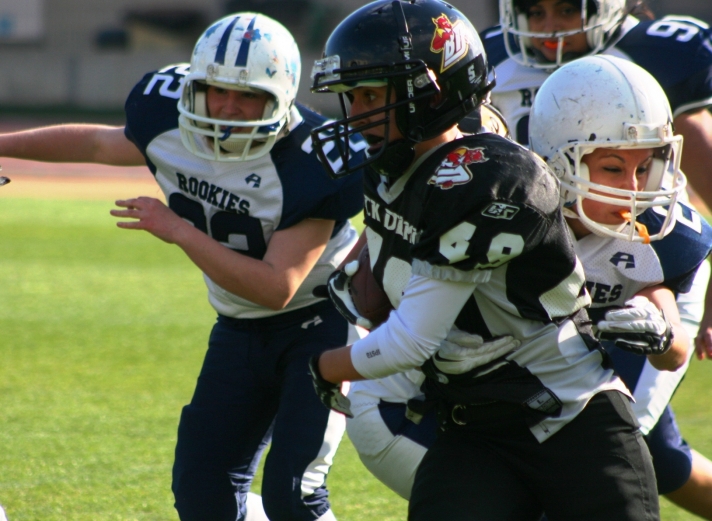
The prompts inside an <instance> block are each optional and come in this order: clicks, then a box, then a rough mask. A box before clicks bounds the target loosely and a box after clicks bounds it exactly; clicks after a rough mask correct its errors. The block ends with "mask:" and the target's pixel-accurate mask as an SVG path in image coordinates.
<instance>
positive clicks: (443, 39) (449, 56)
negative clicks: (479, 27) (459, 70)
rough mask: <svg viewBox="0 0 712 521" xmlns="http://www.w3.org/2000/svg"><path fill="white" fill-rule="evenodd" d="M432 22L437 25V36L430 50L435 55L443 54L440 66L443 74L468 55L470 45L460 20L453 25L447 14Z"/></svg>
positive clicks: (434, 37)
mask: <svg viewBox="0 0 712 521" xmlns="http://www.w3.org/2000/svg"><path fill="white" fill-rule="evenodd" d="M432 20H433V23H434V24H435V34H433V40H432V41H431V42H430V50H431V51H432V52H434V53H439V52H441V53H443V59H442V64H441V65H440V72H443V71H445V70H447V69H449V68H450V67H452V66H453V65H455V64H456V63H457V62H459V61H460V60H461V59H462V58H464V57H465V56H466V55H467V51H468V49H469V43H468V41H467V37H466V36H465V32H464V31H463V29H464V26H463V24H462V22H461V21H460V20H457V21H456V22H455V23H452V22H450V19H449V18H448V17H447V15H445V14H441V15H440V16H438V17H437V18H433V19H432Z"/></svg>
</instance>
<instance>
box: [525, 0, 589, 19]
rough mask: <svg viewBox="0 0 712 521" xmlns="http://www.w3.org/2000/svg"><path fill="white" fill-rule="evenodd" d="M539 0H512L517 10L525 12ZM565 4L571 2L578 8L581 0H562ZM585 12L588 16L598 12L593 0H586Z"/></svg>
mask: <svg viewBox="0 0 712 521" xmlns="http://www.w3.org/2000/svg"><path fill="white" fill-rule="evenodd" d="M539 1H540V0H514V7H516V8H517V10H518V11H519V12H520V13H527V12H528V11H529V9H531V8H532V7H534V6H535V5H536V4H538V3H539ZM563 1H564V2H566V3H567V4H571V5H572V6H573V7H574V8H576V9H579V8H580V7H581V2H580V1H578V0H563ZM586 12H587V14H588V15H589V16H591V15H592V14H596V12H598V9H597V7H596V3H595V2H594V1H593V0H588V1H587V2H586Z"/></svg>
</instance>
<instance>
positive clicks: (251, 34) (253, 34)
mask: <svg viewBox="0 0 712 521" xmlns="http://www.w3.org/2000/svg"><path fill="white" fill-rule="evenodd" d="M255 20H257V17H256V16H255V17H254V18H253V19H252V20H250V25H248V26H247V30H246V31H245V33H244V34H243V35H242V43H241V44H240V50H239V51H238V53H237V58H236V59H235V66H236V67H245V66H247V55H248V53H249V52H250V43H252V42H253V41H258V40H261V39H262V35H261V34H260V30H259V29H255ZM221 43H222V42H221Z"/></svg>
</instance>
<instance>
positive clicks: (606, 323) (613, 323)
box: [597, 296, 673, 355]
mask: <svg viewBox="0 0 712 521" xmlns="http://www.w3.org/2000/svg"><path fill="white" fill-rule="evenodd" d="M625 304H626V307H624V308H621V309H615V310H613V311H609V312H607V313H606V317H605V320H602V321H601V322H599V323H598V324H597V327H598V338H600V339H601V340H609V341H611V342H613V343H614V344H615V345H616V347H619V348H620V349H623V350H625V351H630V352H631V353H635V354H637V355H662V354H664V353H666V352H667V351H668V349H670V346H671V345H672V341H673V334H672V326H671V325H670V322H668V320H667V319H666V318H665V314H664V313H663V312H662V311H661V310H659V309H658V308H657V307H655V305H654V304H653V303H652V302H650V301H649V300H648V299H647V298H645V297H640V296H638V297H634V298H632V299H631V300H629V301H628V302H626V303H625Z"/></svg>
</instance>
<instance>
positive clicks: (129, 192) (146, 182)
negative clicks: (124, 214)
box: [0, 159, 163, 201]
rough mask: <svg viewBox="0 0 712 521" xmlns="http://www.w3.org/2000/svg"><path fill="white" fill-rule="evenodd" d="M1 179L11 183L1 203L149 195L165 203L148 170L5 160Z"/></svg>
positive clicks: (3, 190) (2, 192)
mask: <svg viewBox="0 0 712 521" xmlns="http://www.w3.org/2000/svg"><path fill="white" fill-rule="evenodd" d="M1 165H2V175H4V176H6V177H9V178H10V180H11V182H10V184H8V185H5V186H3V187H2V188H0V199H2V198H6V197H22V198H32V199H94V200H111V201H113V200H116V199H125V198H128V197H135V196H138V195H148V196H152V197H158V198H161V199H163V195H162V194H161V191H160V189H159V188H158V185H157V184H156V182H155V181H154V179H153V175H151V172H150V171H149V170H148V168H146V167H114V166H104V165H95V164H84V163H64V164H60V163H41V162H37V161H20V160H16V159H4V160H2V162H1Z"/></svg>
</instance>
